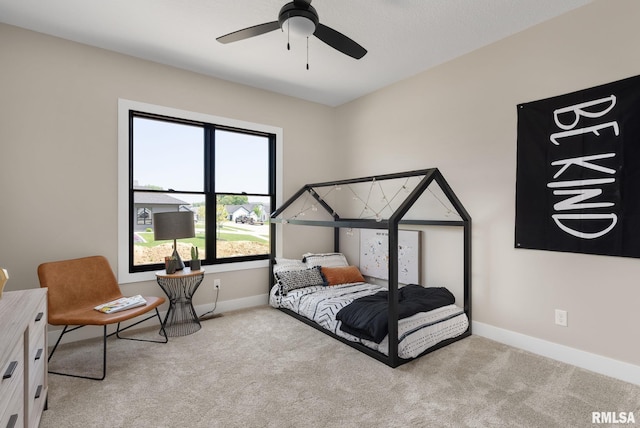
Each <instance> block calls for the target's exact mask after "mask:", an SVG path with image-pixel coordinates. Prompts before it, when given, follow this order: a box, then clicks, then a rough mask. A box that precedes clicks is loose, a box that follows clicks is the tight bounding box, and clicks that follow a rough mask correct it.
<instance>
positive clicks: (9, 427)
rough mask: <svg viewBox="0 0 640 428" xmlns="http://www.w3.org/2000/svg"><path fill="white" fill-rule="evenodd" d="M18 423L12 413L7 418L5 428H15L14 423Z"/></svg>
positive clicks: (16, 416) (15, 415)
mask: <svg viewBox="0 0 640 428" xmlns="http://www.w3.org/2000/svg"><path fill="white" fill-rule="evenodd" d="M17 421H18V414H17V413H14V414H13V415H11V417H10V418H9V422H7V428H13V427H15V426H16V422H17Z"/></svg>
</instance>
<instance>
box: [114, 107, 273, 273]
mask: <svg viewBox="0 0 640 428" xmlns="http://www.w3.org/2000/svg"><path fill="white" fill-rule="evenodd" d="M123 101H124V100H121V105H120V120H121V121H122V120H123V119H124V117H125V116H124V115H125V114H126V117H127V130H126V133H127V137H128V138H127V144H126V148H127V150H126V153H127V167H126V176H127V179H126V182H127V192H126V200H127V204H126V205H127V207H126V217H127V219H128V220H127V225H126V229H127V232H126V233H122V229H123V228H124V225H123V224H120V226H119V229H120V235H119V236H120V237H121V238H120V240H121V239H122V237H124V236H126V244H125V245H126V265H127V266H126V267H127V269H126V270H127V272H123V269H119V276H131V274H135V273H144V272H154V271H157V270H160V269H163V268H164V258H165V257H166V256H168V255H170V254H171V252H172V247H173V241H172V240H169V241H166V240H165V241H155V240H154V234H153V215H154V214H157V213H161V212H167V211H188V212H191V213H192V214H193V219H194V226H195V236H194V237H193V238H184V239H178V240H177V248H178V252H179V253H180V256H181V257H182V259H183V260H184V261H185V262H188V261H189V260H191V255H190V253H191V251H190V250H191V248H192V247H197V248H198V250H199V258H200V259H201V260H202V264H203V266H209V267H216V266H225V265H229V264H238V263H244V262H252V261H268V259H269V254H270V250H271V246H270V241H271V237H270V228H269V214H270V212H271V211H272V209H274V208H275V206H276V203H277V200H276V179H277V174H276V165H277V162H276V145H277V143H278V137H279V135H280V131H279V130H278V129H277V128H275V129H271V128H269V127H264V126H260V125H258V126H252V124H246V123H238V122H236V123H232V124H229V122H232V121H229V120H224V119H221V118H216V117H212V116H205V115H198V114H195V113H192V114H189V112H182V111H179V113H180V114H179V115H175V113H176V111H175V110H171V111H168V110H169V109H165V108H161V107H155V106H148V105H141V104H140V103H133V102H124V103H123ZM131 104H134V105H131ZM134 107H135V108H134ZM140 107H147V108H140ZM123 110H124V111H123ZM163 113H165V114H163ZM203 119H207V120H203ZM225 122H227V123H225ZM237 125H246V126H237ZM122 128H123V126H122V124H120V134H121V135H120V140H121V141H120V147H121V148H123V147H124V144H123V141H122V138H123V134H124V129H122ZM265 128H266V129H265ZM274 131H275V132H274ZM123 161H124V156H122V154H121V158H120V170H121V171H120V181H121V188H120V192H121V193H122V191H123V190H124V189H123V187H122V181H123V176H124V175H125V174H124V172H123V171H122V170H123V167H124V165H123V163H124V162H123ZM120 198H121V199H120V200H121V203H122V201H124V197H123V195H121V197H120ZM122 220H123V210H122V209H120V223H123V222H122ZM122 244H123V243H122V242H121V243H120V245H119V247H120V255H119V261H120V263H121V262H122V261H123V255H124V254H123V253H124V251H123V247H124V245H122ZM186 264H187V265H188V263H186ZM263 265H266V263H263ZM120 267H122V266H120ZM218 270H224V269H218ZM123 279H125V278H123ZM131 279H132V280H133V278H131ZM142 279H150V278H148V277H145V278H141V280H142ZM119 280H121V281H122V279H120V278H119ZM122 282H126V280H125V281H122Z"/></svg>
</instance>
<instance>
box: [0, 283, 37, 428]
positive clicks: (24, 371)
mask: <svg viewBox="0 0 640 428" xmlns="http://www.w3.org/2000/svg"><path fill="white" fill-rule="evenodd" d="M46 332H47V289H46V288H38V289H33V290H21V291H5V292H4V293H3V294H2V298H1V299H0V375H1V376H2V379H0V428H5V427H7V428H10V427H16V428H18V427H20V428H22V427H37V426H38V425H39V424H40V417H41V416H42V411H43V410H44V408H45V405H46V402H47V334H46Z"/></svg>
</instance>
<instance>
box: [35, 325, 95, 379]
mask: <svg viewBox="0 0 640 428" xmlns="http://www.w3.org/2000/svg"><path fill="white" fill-rule="evenodd" d="M67 327H69V326H68V325H65V326H64V328H63V329H62V333H61V334H60V337H58V340H57V341H56V344H55V345H54V347H53V349H52V350H51V354H49V358H48V359H47V362H48V361H51V357H53V353H54V352H55V351H56V348H57V347H58V344H59V343H60V339H62V336H63V335H65V334H66V333H70V332H72V331H75V330H77V329H79V328H81V327H85V326H83V325H80V326H77V327H74V328H72V329H69V330H67ZM48 372H49V373H51V374H57V375H60V376H68V377H76V378H80V379H90V380H104V378H105V377H106V375H107V326H106V325H104V326H103V329H102V377H93V376H84V375H78V374H72V373H62V372H57V371H53V370H49V371H48Z"/></svg>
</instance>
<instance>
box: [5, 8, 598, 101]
mask: <svg viewBox="0 0 640 428" xmlns="http://www.w3.org/2000/svg"><path fill="white" fill-rule="evenodd" d="M591 1H593V0H314V1H313V2H312V5H313V6H314V7H315V9H316V10H317V12H318V15H319V17H320V22H321V23H323V24H324V25H327V26H329V27H331V28H333V29H335V30H337V31H339V32H341V33H343V34H345V35H346V36H348V37H350V38H351V39H353V40H355V41H356V42H358V43H359V44H360V45H362V46H363V47H365V48H366V49H367V50H368V53H367V55H365V56H364V58H362V59H361V60H355V59H353V58H351V57H348V56H346V55H344V54H341V53H340V52H338V51H336V50H334V49H332V48H330V47H329V46H327V45H325V44H324V43H323V42H321V41H320V40H318V39H316V38H314V37H312V38H311V39H310V42H309V66H310V69H309V70H307V69H306V63H307V60H306V56H307V51H306V41H305V39H304V38H303V39H301V40H300V39H297V38H295V37H294V36H293V34H292V35H291V50H290V51H287V49H286V44H287V34H286V33H284V32H282V31H280V30H276V31H273V32H271V33H268V34H263V35H261V36H257V37H254V38H251V39H247V40H243V41H239V42H235V43H230V44H226V45H224V44H221V43H219V42H217V41H216V40H215V39H216V37H219V36H221V35H224V34H227V33H230V32H232V31H235V30H239V29H242V28H246V27H250V26H253V25H257V24H262V23H264V22H270V21H275V20H277V18H278V12H279V10H280V8H281V7H282V6H283V5H284V4H285V3H286V2H287V0H244V1H239V0H0V22H4V23H7V24H11V25H15V26H18V27H23V28H27V29H30V30H34V31H38V32H42V33H46V34H51V35H54V36H58V37H62V38H65V39H69V40H74V41H77V42H81V43H85V44H88V45H93V46H98V47H101V48H105V49H109V50H113V51H116V52H121V53H124V54H128V55H132V56H136V57H140V58H144V59H148V60H152V61H156V62H159V63H163V64H168V65H172V66H176V67H180V68H183V69H187V70H192V71H195V72H198V73H202V74H206V75H211V76H215V77H219V78H222V79H225V80H230V81H233V82H238V83H242V84H245V85H249V86H253V87H257V88H263V89H266V90H270V91H274V92H278V93H282V94H286V95H290V96H293V97H297V98H302V99H306V100H310V101H314V102H318V103H322V104H326V105H330V106H336V105H340V104H343V103H345V102H348V101H351V100H353V99H356V98H358V97H360V96H362V95H365V94H367V93H370V92H373V91H375V90H377V89H379V88H382V87H384V86H387V85H389V84H391V83H394V82H397V81H399V80H402V79H405V78H407V77H409V76H412V75H415V74H417V73H419V72H421V71H424V70H426V69H429V68H431V67H433V66H436V65H438V64H441V63H443V62H446V61H448V60H451V59H453V58H456V57H458V56H460V55H463V54H465V53H468V52H471V51H473V50H475V49H478V48H480V47H482V46H485V45H488V44H490V43H492V42H495V41H497V40H500V39H502V38H505V37H507V36H509V35H511V34H514V33H517V32H519V31H522V30H524V29H525V28H528V27H531V26H533V25H535V24H538V23H540V22H543V21H545V20H548V19H550V18H553V17H555V16H558V15H560V14H562V13H565V12H567V11H569V10H572V9H575V8H577V7H580V6H583V5H585V4H587V3H590V2H591Z"/></svg>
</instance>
